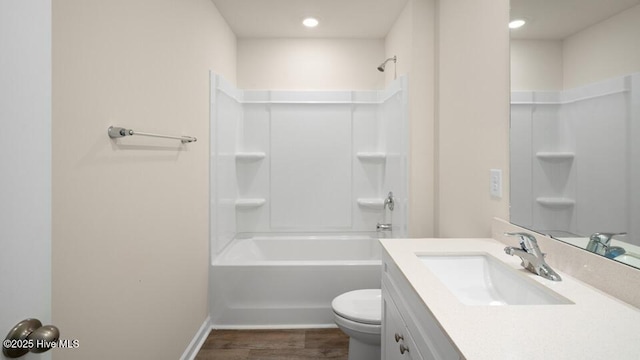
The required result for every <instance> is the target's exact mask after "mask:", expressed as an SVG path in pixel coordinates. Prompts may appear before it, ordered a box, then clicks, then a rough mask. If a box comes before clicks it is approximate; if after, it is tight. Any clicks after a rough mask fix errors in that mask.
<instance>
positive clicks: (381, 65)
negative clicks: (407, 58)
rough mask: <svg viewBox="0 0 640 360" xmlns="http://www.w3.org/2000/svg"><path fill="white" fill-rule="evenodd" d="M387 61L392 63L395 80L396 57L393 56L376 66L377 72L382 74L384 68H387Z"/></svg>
mask: <svg viewBox="0 0 640 360" xmlns="http://www.w3.org/2000/svg"><path fill="white" fill-rule="evenodd" d="M389 61H393V65H394V66H393V79H394V80H395V79H396V78H397V77H398V76H397V74H396V67H395V64H396V62H397V61H398V57H397V56H395V55H394V56H393V57H390V58H388V59H387V60H385V61H384V62H383V63H382V64H380V66H378V71H380V72H384V68H385V67H386V66H387V63H388V62H389Z"/></svg>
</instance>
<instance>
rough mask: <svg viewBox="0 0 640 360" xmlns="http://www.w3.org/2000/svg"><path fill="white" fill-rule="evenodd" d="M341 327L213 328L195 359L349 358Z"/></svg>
mask: <svg viewBox="0 0 640 360" xmlns="http://www.w3.org/2000/svg"><path fill="white" fill-rule="evenodd" d="M348 350H349V337H347V336H346V335H345V334H344V333H343V332H342V331H340V329H300V330H213V331H211V332H210V333H209V336H208V337H207V340H205V342H204V345H202V348H201V349H200V351H199V352H198V355H197V356H196V360H311V359H332V360H347V358H348Z"/></svg>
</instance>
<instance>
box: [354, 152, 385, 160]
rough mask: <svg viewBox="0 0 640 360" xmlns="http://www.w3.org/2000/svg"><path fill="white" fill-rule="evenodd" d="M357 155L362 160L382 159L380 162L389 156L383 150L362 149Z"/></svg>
mask: <svg viewBox="0 0 640 360" xmlns="http://www.w3.org/2000/svg"><path fill="white" fill-rule="evenodd" d="M356 156H357V157H358V159H360V160H361V161H380V162H382V161H385V159H386V158H387V154H386V153H383V152H367V151H360V152H358V153H356Z"/></svg>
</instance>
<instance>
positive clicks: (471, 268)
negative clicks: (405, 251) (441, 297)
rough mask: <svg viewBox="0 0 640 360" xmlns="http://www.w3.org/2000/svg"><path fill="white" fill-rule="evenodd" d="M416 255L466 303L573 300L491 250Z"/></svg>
mask: <svg viewBox="0 0 640 360" xmlns="http://www.w3.org/2000/svg"><path fill="white" fill-rule="evenodd" d="M417 256H418V258H419V259H420V261H421V262H422V263H423V264H424V265H425V266H426V267H427V268H428V269H429V270H430V271H431V272H432V273H433V274H434V275H435V276H436V277H438V279H439V280H440V281H441V282H442V283H443V284H444V285H445V286H446V287H447V288H448V289H449V291H451V292H452V293H453V294H454V295H455V296H456V297H457V298H458V300H460V302H462V303H463V304H466V305H493V306H499V305H559V304H572V302H571V301H570V300H568V299H567V298H565V297H563V296H561V295H559V294H557V293H555V292H553V291H551V290H549V289H548V288H546V287H544V286H543V285H541V284H540V283H538V282H536V281H534V280H533V279H530V278H529V277H527V276H525V275H524V274H521V273H519V272H518V271H516V270H514V269H513V268H511V267H509V266H508V265H507V264H505V263H503V262H501V261H500V260H498V259H496V258H495V257H493V256H491V255H489V254H484V253H482V254H455V255H451V254H446V255H417Z"/></svg>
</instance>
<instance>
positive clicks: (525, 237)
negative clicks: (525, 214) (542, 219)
mask: <svg viewBox="0 0 640 360" xmlns="http://www.w3.org/2000/svg"><path fill="white" fill-rule="evenodd" d="M504 234H505V235H506V236H518V237H520V247H522V250H527V249H532V248H533V247H534V246H537V245H538V241H537V240H536V238H535V236H533V235H531V234H529V233H523V232H517V233H504Z"/></svg>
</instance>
